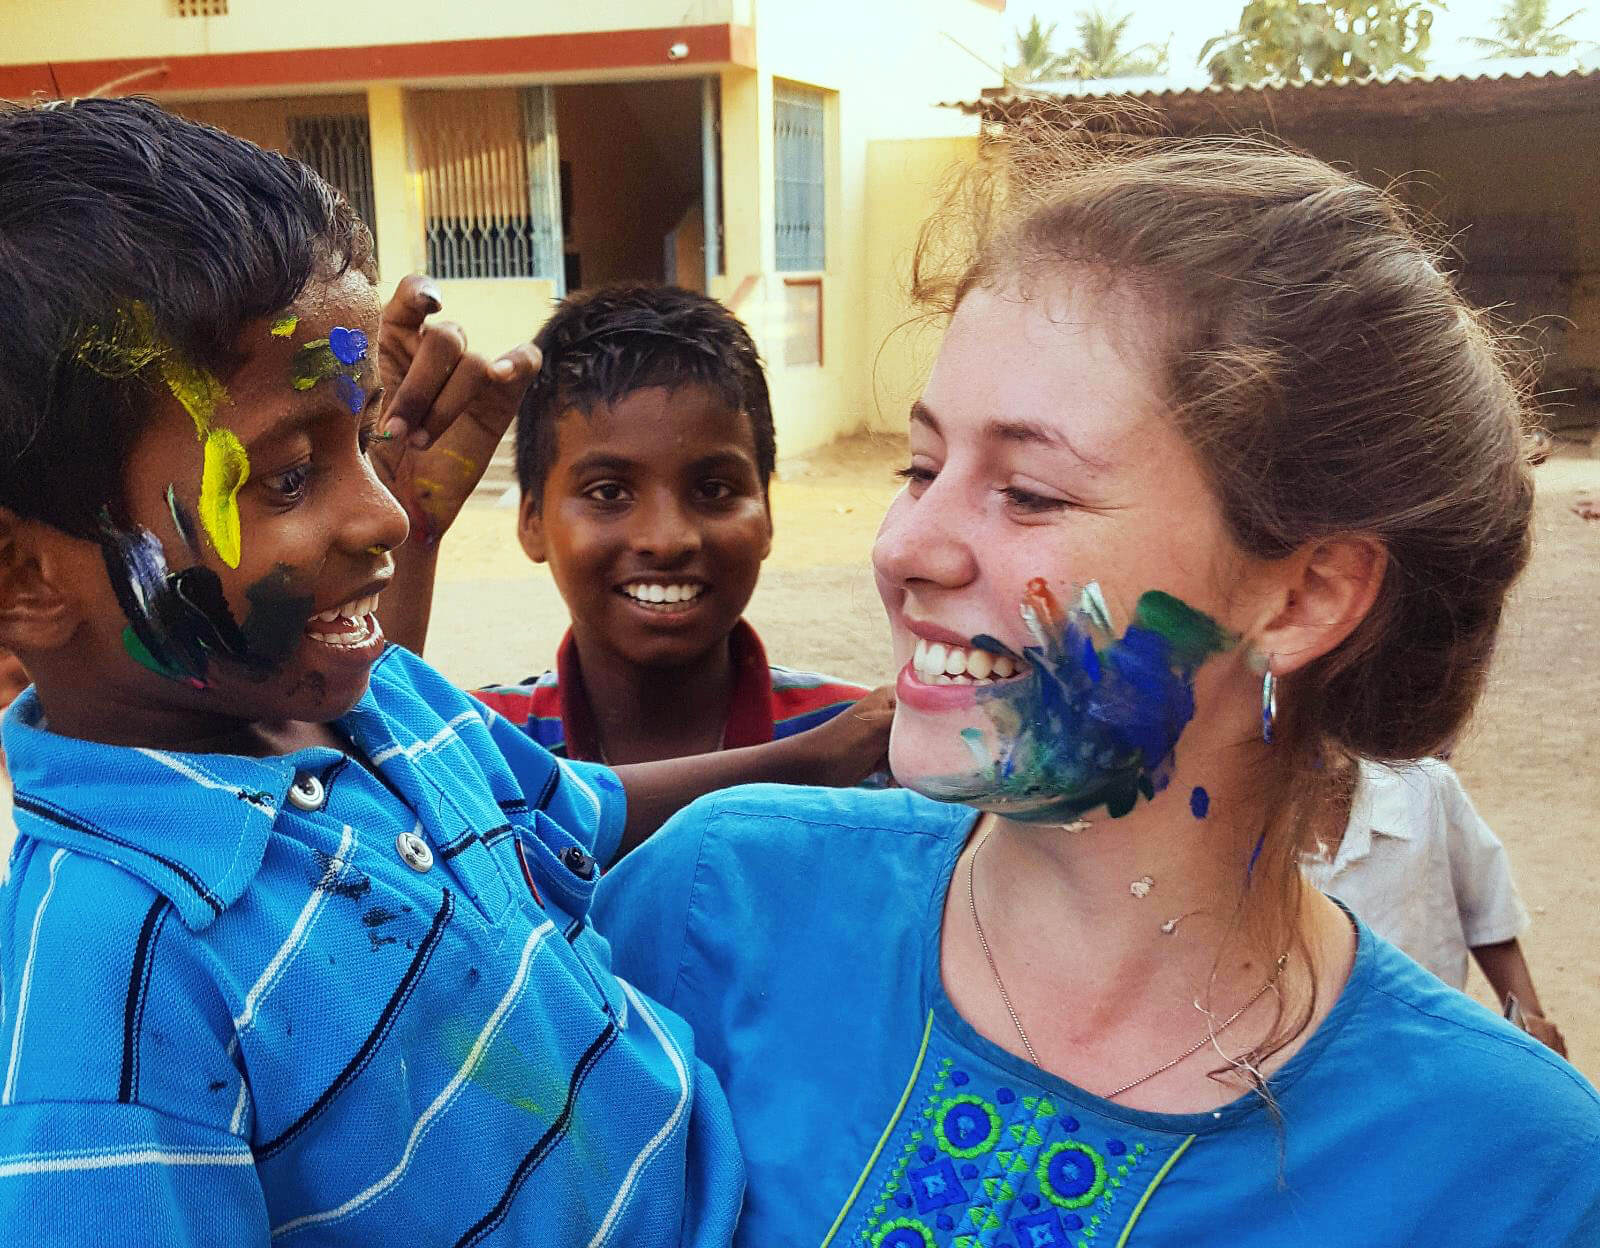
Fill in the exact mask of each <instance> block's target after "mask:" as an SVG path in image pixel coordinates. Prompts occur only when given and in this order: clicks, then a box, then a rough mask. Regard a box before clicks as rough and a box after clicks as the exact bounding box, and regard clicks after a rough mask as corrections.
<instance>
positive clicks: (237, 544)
mask: <svg viewBox="0 0 1600 1248" xmlns="http://www.w3.org/2000/svg"><path fill="white" fill-rule="evenodd" d="M249 479H250V457H249V456H248V455H246V454H245V450H244V444H243V443H242V442H240V441H239V439H238V437H237V435H235V434H234V432H233V431H232V430H231V429H213V430H211V431H210V432H209V433H208V434H206V444H205V469H204V471H203V473H202V475H201V478H200V523H201V525H202V526H204V528H205V531H206V533H207V535H209V536H210V538H211V544H212V545H213V546H215V547H216V548H217V554H218V555H220V556H221V558H222V562H223V563H225V564H227V565H228V566H229V567H230V568H237V567H238V566H239V557H240V554H241V546H242V538H241V534H240V529H239V491H240V490H241V489H242V488H243V487H244V483H245V482H246V481H248V480H249Z"/></svg>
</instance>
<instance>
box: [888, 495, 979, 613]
mask: <svg viewBox="0 0 1600 1248" xmlns="http://www.w3.org/2000/svg"><path fill="white" fill-rule="evenodd" d="M943 484H944V483H943V479H942V478H941V479H936V480H934V481H933V482H931V483H930V484H929V485H928V487H927V488H926V489H925V490H923V492H922V495H921V497H920V498H913V497H912V496H911V492H910V491H909V490H902V491H901V492H900V494H899V496H898V497H897V498H896V499H895V500H894V502H892V503H890V504H889V510H888V512H887V513H886V514H885V515H884V518H883V524H882V526H881V527H880V528H879V529H878V538H877V541H875V542H874V543H873V546H872V564H873V568H874V569H875V570H876V572H877V574H878V577H879V579H880V580H884V581H888V582H892V583H894V584H897V585H902V586H907V587H910V586H914V585H918V584H921V585H925V586H926V585H933V586H938V587H940V588H945V589H955V588H958V587H960V586H962V585H965V584H967V583H968V582H969V581H971V580H972V579H973V577H974V576H976V575H977V555H976V552H975V551H974V549H973V545H972V541H971V536H970V535H971V534H973V533H974V532H975V531H976V529H977V527H978V525H979V523H980V521H981V519H982V517H981V515H979V514H978V513H976V512H974V511H972V510H971V509H970V508H968V507H966V506H964V505H963V503H962V500H961V498H960V495H959V493H958V492H957V491H956V490H955V489H954V488H953V487H945V488H941V486H942V485H943Z"/></svg>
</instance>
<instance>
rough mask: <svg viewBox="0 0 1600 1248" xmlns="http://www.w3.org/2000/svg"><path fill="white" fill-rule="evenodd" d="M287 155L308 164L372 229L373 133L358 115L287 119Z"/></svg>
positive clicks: (373, 211)
mask: <svg viewBox="0 0 1600 1248" xmlns="http://www.w3.org/2000/svg"><path fill="white" fill-rule="evenodd" d="M289 154H290V155H291V156H293V157H294V158H295V159H296V160H303V161H305V163H306V164H308V165H310V166H311V167H312V168H313V169H315V170H316V171H317V172H318V173H320V174H321V175H322V176H323V178H324V179H326V180H327V181H328V182H329V183H330V184H331V185H333V186H335V187H337V188H338V189H339V191H340V193H341V194H343V195H344V197H345V198H346V199H348V200H349V201H350V206H351V207H352V208H354V209H355V210H356V215H357V216H359V217H360V218H361V219H362V220H363V221H365V222H366V223H367V228H368V229H369V230H371V229H374V228H375V227H374V225H373V222H374V220H375V219H376V213H375V210H374V199H373V194H372V130H371V128H370V127H369V126H368V125H367V119H366V118H365V117H362V116H360V115H359V114H348V113H347V114H344V115H335V116H314V117H290V118H289Z"/></svg>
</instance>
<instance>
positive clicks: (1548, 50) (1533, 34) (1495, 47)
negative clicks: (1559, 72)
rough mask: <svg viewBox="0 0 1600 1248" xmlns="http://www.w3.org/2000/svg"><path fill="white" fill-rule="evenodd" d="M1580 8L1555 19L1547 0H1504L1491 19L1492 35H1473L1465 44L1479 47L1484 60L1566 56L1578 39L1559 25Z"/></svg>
mask: <svg viewBox="0 0 1600 1248" xmlns="http://www.w3.org/2000/svg"><path fill="white" fill-rule="evenodd" d="M1583 11H1584V10H1582V9H1574V10H1573V11H1572V12H1571V13H1568V14H1567V15H1566V16H1565V17H1563V18H1562V19H1561V20H1560V21H1558V22H1552V21H1550V0H1506V6H1505V8H1503V9H1501V10H1500V12H1499V14H1498V15H1496V17H1495V18H1494V20H1493V22H1492V25H1493V26H1494V31H1495V35H1496V38H1493V39H1484V38H1481V37H1478V36H1473V37H1471V38H1469V39H1468V40H1467V42H1468V43H1470V44H1473V45H1475V46H1476V47H1478V48H1481V49H1482V50H1483V53H1484V59H1485V60H1493V59H1495V58H1498V57H1523V56H1566V55H1567V54H1568V53H1569V52H1571V51H1573V50H1574V49H1575V48H1576V47H1577V46H1578V40H1576V39H1574V38H1573V37H1572V36H1571V35H1567V34H1563V33H1562V32H1561V28H1562V27H1563V26H1565V25H1566V24H1567V23H1568V22H1570V21H1571V20H1572V19H1573V18H1575V17H1577V16H1578V15H1579V14H1581V13H1582V12H1583Z"/></svg>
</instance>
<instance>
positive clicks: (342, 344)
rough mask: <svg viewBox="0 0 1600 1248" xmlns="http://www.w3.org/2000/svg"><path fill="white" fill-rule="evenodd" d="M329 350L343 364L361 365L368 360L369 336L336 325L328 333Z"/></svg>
mask: <svg viewBox="0 0 1600 1248" xmlns="http://www.w3.org/2000/svg"><path fill="white" fill-rule="evenodd" d="M328 350H330V351H332V352H333V358H334V359H336V360H338V361H339V363H341V364H359V363H360V362H361V361H362V360H364V359H366V358H367V336H366V334H364V333H362V332H361V331H360V330H359V329H345V328H344V327H343V326H341V325H335V326H334V327H333V328H332V329H330V330H329V331H328Z"/></svg>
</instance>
